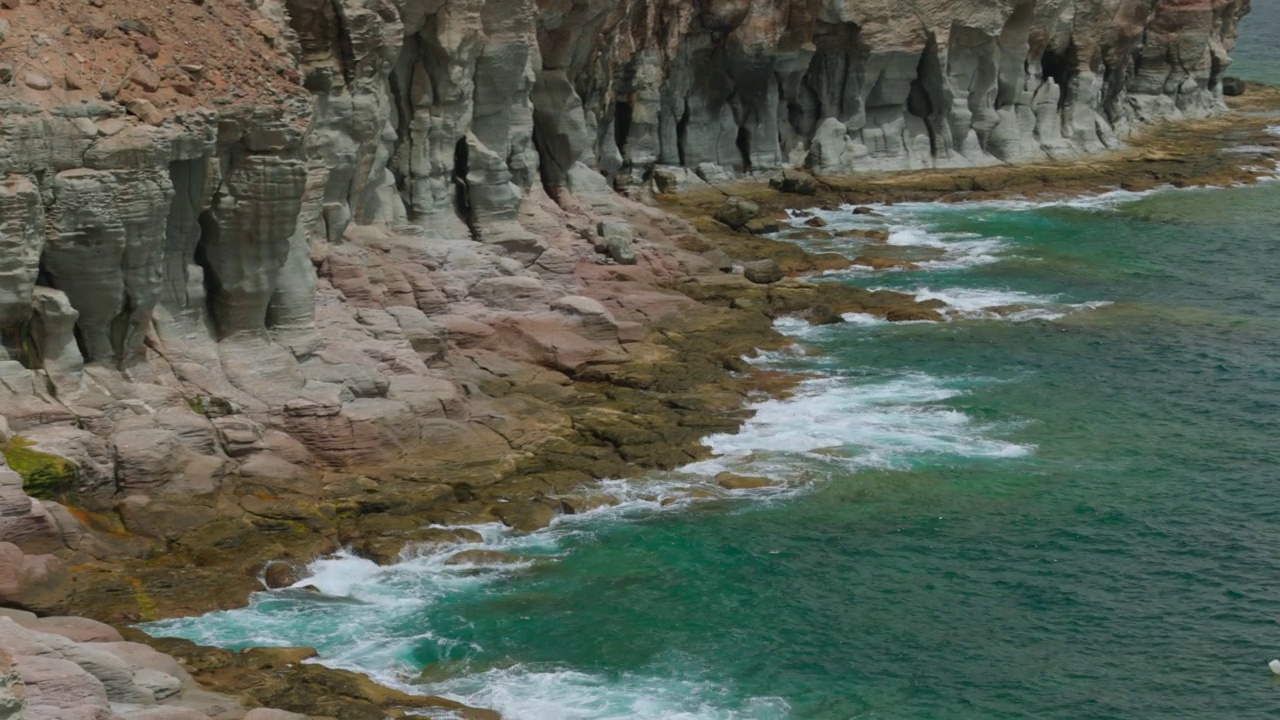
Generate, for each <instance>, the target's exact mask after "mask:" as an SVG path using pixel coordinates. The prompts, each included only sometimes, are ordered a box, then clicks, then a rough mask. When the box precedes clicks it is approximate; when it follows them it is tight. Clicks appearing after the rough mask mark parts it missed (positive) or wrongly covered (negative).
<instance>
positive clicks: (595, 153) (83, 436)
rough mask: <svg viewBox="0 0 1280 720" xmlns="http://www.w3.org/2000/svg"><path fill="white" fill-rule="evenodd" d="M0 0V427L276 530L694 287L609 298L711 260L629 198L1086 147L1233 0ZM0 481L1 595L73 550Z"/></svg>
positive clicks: (496, 413)
mask: <svg viewBox="0 0 1280 720" xmlns="http://www.w3.org/2000/svg"><path fill="white" fill-rule="evenodd" d="M10 4H13V5H17V7H16V9H0V81H3V84H0V344H2V345H3V349H0V415H3V416H4V418H6V420H7V427H0V432H2V434H3V437H0V440H3V439H9V438H15V439H12V440H9V445H7V446H6V447H10V449H11V450H13V453H10V454H11V456H12V457H11V464H14V465H17V464H18V462H16V461H15V460H14V458H15V457H18V458H20V460H21V462H24V463H26V465H25V466H24V467H15V469H17V470H19V471H22V472H23V473H24V475H26V476H27V477H28V489H30V488H31V480H30V478H31V477H36V478H37V479H38V480H39V482H40V483H41V488H40V489H41V494H42V495H43V496H44V497H45V498H47V499H53V498H60V499H64V500H74V502H75V503H76V504H79V505H82V506H85V507H88V508H90V509H93V510H99V511H112V512H115V513H118V514H119V516H120V518H122V521H123V523H124V525H125V528H126V529H127V530H129V531H131V532H133V533H136V534H142V535H148V536H152V537H161V538H166V539H173V538H175V537H178V536H181V535H182V534H183V533H186V532H191V531H193V530H195V529H197V528H199V527H201V526H202V525H203V524H204V523H207V522H210V521H211V520H212V518H214V517H217V516H219V515H220V514H222V513H224V512H226V509H227V507H228V506H230V507H234V508H237V509H238V510H243V511H244V512H248V513H251V514H260V515H266V516H270V517H275V518H283V519H285V520H288V521H298V517H296V516H292V515H289V514H288V512H284V514H283V515H280V514H279V513H280V512H283V511H279V510H278V509H276V510H269V509H264V506H263V503H264V502H267V501H264V500H263V498H264V497H274V496H275V495H276V493H277V492H278V491H280V489H281V488H286V489H296V487H297V485H298V484H299V483H302V482H303V478H305V477H309V475H310V474H311V473H312V472H313V471H314V470H315V469H316V468H325V467H348V468H349V467H353V466H355V467H358V466H361V465H364V466H369V465H374V464H380V463H386V462H389V461H391V460H395V459H397V458H404V457H412V458H419V459H421V458H430V457H453V456H455V455H456V452H455V451H456V449H457V448H459V447H465V448H472V451H470V452H472V454H471V455H467V456H466V459H465V462H463V464H464V465H465V464H467V463H471V462H473V461H474V460H475V457H476V456H477V454H478V456H480V457H483V458H485V459H487V460H491V461H496V459H498V458H501V457H505V456H506V455H509V454H510V453H513V452H514V453H520V452H525V451H528V450H529V449H530V448H532V447H534V446H536V445H537V443H538V442H540V441H541V440H543V439H545V436H546V434H539V433H528V432H521V433H514V432H511V431H510V421H511V418H513V417H522V418H527V417H533V416H537V415H538V413H539V412H540V410H539V408H538V407H537V406H536V404H535V406H532V407H531V406H530V405H529V404H528V402H532V401H521V402H522V403H524V404H513V402H512V401H509V400H503V399H502V398H501V397H499V396H500V395H501V392H499V391H498V390H495V388H501V387H504V386H509V385H512V384H513V383H518V384H523V385H532V386H535V387H537V388H543V390H540V392H545V393H554V392H559V391H558V390H555V388H562V387H563V386H564V385H565V384H567V383H568V382H569V378H570V377H572V376H573V375H575V374H576V373H579V372H581V371H582V370H583V369H584V368H586V367H588V366H590V365H592V364H593V363H600V362H610V361H616V360H617V359H618V358H619V357H623V356H625V355H626V354H627V353H628V352H634V348H635V347H637V346H636V345H635V343H636V341H638V340H641V339H642V338H643V327H642V324H643V323H645V322H648V321H651V320H652V319H654V318H655V317H658V316H660V315H661V314H662V313H670V312H678V311H679V310H680V309H681V308H682V307H685V306H686V305H684V304H682V303H685V302H686V301H687V299H683V300H682V299H673V298H672V297H671V296H661V297H659V296H657V295H655V294H652V293H650V294H648V295H645V294H637V293H635V292H634V289H635V288H634V287H633V286H630V285H628V284H627V283H628V282H631V281H633V280H643V281H645V282H646V283H649V284H650V285H652V284H662V283H664V282H670V281H672V278H674V277H677V276H679V275H681V274H682V273H687V272H693V271H696V270H699V269H701V266H700V265H699V263H700V262H701V263H703V264H704V265H705V264H706V263H705V261H701V260H699V259H698V258H696V257H692V256H689V257H685V256H680V255H678V254H677V255H672V256H667V257H660V256H658V255H657V254H655V253H653V252H651V251H649V249H648V248H649V247H650V246H649V241H650V240H651V239H657V238H660V237H670V236H673V235H679V234H681V233H686V232H689V228H688V227H687V226H684V225H682V224H680V223H678V222H676V221H674V220H672V219H670V218H666V217H664V216H662V215H661V214H660V213H657V212H656V211H653V210H651V209H649V208H646V207H645V206H643V205H641V204H638V203H636V202H633V201H632V200H630V199H628V196H631V197H632V198H636V197H641V196H643V195H644V194H645V193H647V192H649V191H650V190H653V189H657V190H660V191H667V190H670V189H672V188H673V187H679V186H680V185H682V184H690V183H700V182H704V181H717V180H720V179H724V178H728V177H731V176H735V175H742V174H746V173H751V174H757V173H763V174H768V173H771V172H774V171H777V170H780V169H782V168H789V167H804V168H808V169H810V170H811V171H813V172H815V173H820V174H838V173H853V172H859V171H864V170H885V169H898V168H913V167H929V166H940V167H946V166H965V165H980V164H990V163H1000V162H1019V161H1031V160H1043V159H1048V158H1062V157H1070V156H1073V155H1079V154H1084V153H1091V152H1095V151H1098V150H1101V149H1103V148H1107V147H1114V146H1116V145H1117V143H1119V142H1120V140H1121V138H1123V137H1124V136H1125V134H1127V133H1129V132H1131V131H1132V130H1133V129H1134V128H1135V127H1136V126H1137V125H1139V124H1141V123H1146V122H1154V121H1159V120H1162V119H1166V118H1174V117H1181V116H1196V115H1204V114H1207V113H1212V112H1214V111H1215V110H1217V109H1218V108H1219V106H1220V83H1221V78H1222V75H1223V72H1224V70H1225V68H1226V67H1227V65H1228V64H1229V62H1230V60H1229V57H1228V54H1227V53H1228V50H1229V49H1230V47H1231V46H1232V44H1233V42H1234V38H1235V33H1236V28H1237V23H1238V20H1239V18H1240V17H1241V16H1242V15H1243V14H1244V13H1245V12H1247V10H1248V6H1249V0H912V1H909V2H904V1H903V0H701V1H699V2H687V1H684V0H539V1H537V2H535V1H534V0H257V1H255V2H253V3H250V4H248V5H245V4H240V3H238V2H234V1H233V0H206V1H205V2H203V3H160V2H148V1H146V0H139V1H138V2H132V3H122V4H120V5H118V6H117V5H116V4H115V3H112V2H108V3H106V4H105V5H104V4H103V3H96V4H90V5H87V6H85V5H79V4H77V5H76V6H74V7H72V6H71V5H69V4H66V3H64V2H62V0H40V1H39V2H38V3H34V2H30V1H29V0H24V2H23V3H21V4H19V3H6V4H5V6H4V7H6V8H8V7H9V5H10ZM98 6H102V7H98ZM602 252H603V253H604V254H602ZM608 255H611V256H612V257H608ZM617 262H622V263H631V262H637V263H638V264H637V266H636V268H634V269H633V270H632V269H625V268H619V266H617V265H615V264H614V263H617ZM623 270H626V271H625V272H623ZM620 273H621V274H620ZM627 273H632V274H627ZM605 278H610V279H612V280H619V279H621V280H622V281H625V282H617V283H614V284H612V285H610V284H608V283H605V282H603V280H604V279H605ZM586 296H591V297H586ZM628 348H631V350H628ZM512 363H515V365H512ZM513 368H516V369H513ZM548 422H549V424H552V425H554V422H550V421H548ZM547 434H554V430H553V429H549V430H548V431H547ZM66 460H69V461H70V462H66ZM33 473H34V475H33ZM5 477H8V476H7V475H6V476H5ZM10 484H12V483H10ZM0 491H3V493H7V494H0V500H3V502H4V503H5V505H3V506H0V511H2V512H0V519H2V520H3V521H4V522H5V523H7V524H6V525H3V526H0V527H10V526H13V527H17V526H18V525H21V526H22V527H25V528H32V527H35V526H36V525H39V526H40V530H39V532H35V531H30V532H28V535H30V536H31V537H37V536H38V537H39V538H40V540H39V542H36V543H35V544H31V543H28V544H27V548H26V551H27V552H28V553H29V555H28V556H22V555H21V553H19V554H18V555H16V556H13V557H10V558H8V560H7V561H6V562H5V563H4V564H3V567H5V568H8V575H7V576H4V573H0V600H3V599H4V598H5V597H13V596H14V593H16V592H17V591H18V590H17V588H18V586H19V585H21V583H22V582H24V578H28V577H29V576H32V575H33V574H34V575H39V574H40V573H42V572H44V571H45V565H46V559H47V558H52V555H50V553H53V552H55V551H56V550H57V548H58V547H63V548H67V547H75V544H76V543H77V542H79V540H78V539H77V538H78V536H77V535H75V533H74V532H72V531H71V530H69V529H67V528H66V527H65V526H66V525H67V524H75V520H74V519H73V518H71V516H70V515H68V514H67V513H66V512H65V511H63V510H61V509H60V508H59V506H57V505H56V503H53V502H49V503H46V504H41V503H40V502H36V503H35V504H34V505H31V504H30V503H27V504H24V503H23V502H21V501H20V498H18V497H17V496H16V495H15V496H14V497H9V496H10V495H13V494H14V493H15V492H17V491H16V490H13V489H12V488H10V489H9V490H5V489H4V488H3V487H0ZM18 494H19V495H20V494H21V493H18ZM4 498H9V499H8V500H4ZM4 508H8V509H4ZM273 512H275V513H277V514H275V515H272V513H273ZM179 518H180V519H179ZM33 533H34V534H33ZM24 537H25V536H24ZM13 539H17V535H12V536H4V535H0V540H13ZM49 543H52V546H49V547H46V545H48V544H49ZM54 546H57V547H54ZM9 547H11V548H12V547H13V546H12V545H10V546H9ZM3 548H4V546H3V545H0V551H3V552H10V554H12V552H11V551H4V550H3ZM48 562H52V560H49V561H48ZM6 582H7V583H9V585H12V586H13V587H9V585H6V584H5V583H6Z"/></svg>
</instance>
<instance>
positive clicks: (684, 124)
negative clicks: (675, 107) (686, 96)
mask: <svg viewBox="0 0 1280 720" xmlns="http://www.w3.org/2000/svg"><path fill="white" fill-rule="evenodd" d="M688 139H689V102H688V101H687V100H686V101H685V104H684V114H682V115H681V116H680V120H679V121H678V122H677V123H676V155H677V156H678V157H679V158H680V166H681V167H688V165H689V163H688V161H687V159H686V158H685V154H686V153H685V147H687V144H688Z"/></svg>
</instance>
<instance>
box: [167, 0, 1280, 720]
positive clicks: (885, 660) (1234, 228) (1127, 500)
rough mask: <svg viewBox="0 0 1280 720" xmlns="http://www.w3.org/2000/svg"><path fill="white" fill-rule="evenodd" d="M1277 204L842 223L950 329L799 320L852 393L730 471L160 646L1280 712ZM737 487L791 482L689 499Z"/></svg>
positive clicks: (420, 561)
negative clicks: (755, 480)
mask: <svg viewBox="0 0 1280 720" xmlns="http://www.w3.org/2000/svg"><path fill="white" fill-rule="evenodd" d="M1244 27H1245V36H1244V37H1243V38H1242V43H1241V46H1240V47H1239V48H1238V49H1237V53H1236V56H1237V58H1238V61H1239V62H1238V65H1237V67H1236V68H1233V73H1236V72H1237V71H1238V74H1240V75H1243V76H1245V77H1248V78H1251V79H1258V80H1269V81H1272V82H1275V81H1280V71H1277V69H1276V68H1277V67H1280V66H1277V65H1276V64H1275V60H1274V57H1273V55H1274V47H1275V45H1274V42H1271V41H1270V40H1268V34H1270V36H1271V37H1274V35H1275V32H1276V29H1277V28H1280V7H1272V6H1271V5H1269V4H1266V3H1255V10H1254V16H1253V17H1251V18H1249V19H1247V20H1246V23H1245V26H1244ZM1241 155H1242V162H1243V163H1247V164H1258V165H1262V166H1266V165H1269V164H1270V160H1269V158H1267V157H1263V156H1259V155H1257V154H1256V153H1250V152H1247V151H1246V152H1242V153H1241ZM1277 206H1280V183H1275V182H1272V183H1265V184H1261V185H1259V186H1255V187H1248V188H1231V189H1222V190H1180V191H1172V190H1167V191H1158V192H1155V193H1148V194H1142V195H1139V194H1133V193H1111V194H1108V195H1105V196H1102V197H1098V198H1083V199H1077V200H1072V201H1064V202H1058V203H1029V202H990V203H970V204H958V205H929V204H920V205H898V206H894V207H889V208H880V210H881V212H882V213H883V216H882V217H866V216H856V217H855V216H853V215H850V214H849V213H848V212H839V213H831V214H829V215H828V219H829V220H830V221H831V227H830V229H840V228H842V227H847V228H876V229H885V230H889V231H890V233H891V235H890V239H889V242H888V243H887V244H886V245H884V246H877V245H874V244H861V243H858V242H854V241H825V242H817V241H804V242H807V243H812V246H813V247H814V249H818V250H824V251H826V250H836V251H839V252H844V253H847V254H849V255H850V256H853V255H858V254H876V255H886V256H892V257H897V258H901V259H908V260H912V261H914V262H917V263H918V264H919V265H920V268H921V269H920V270H917V271H876V272H873V271H859V270H854V271H850V272H843V273H835V274H830V275H827V276H824V277H823V278H821V280H822V281H825V282H850V283H856V284H859V285H863V286H867V287H888V288H893V289H897V290H903V291H909V292H913V293H916V294H918V295H919V296H921V297H935V298H939V299H942V300H944V301H946V302H948V303H949V305H950V306H951V309H949V310H948V316H949V317H948V322H946V323H904V324H892V325H891V324H888V323H883V322H880V321H876V320H875V319H874V318H868V317H861V316H850V317H848V318H846V319H847V320H848V321H849V322H847V323H845V324H843V325H837V326H827V327H819V328H814V327H809V326H808V325H806V324H804V323H802V322H799V321H788V320H783V321H781V322H780V323H779V325H780V327H781V328H782V329H783V330H784V331H785V332H788V333H790V334H792V335H794V336H795V337H796V338H797V339H798V340H799V341H800V342H801V343H803V344H804V345H805V346H807V347H810V348H815V349H817V350H820V351H821V352H820V353H819V354H809V353H805V352H777V353H770V354H768V355H766V356H763V357H760V358H756V359H754V360H752V362H755V363H760V364H764V365H767V366H770V367H776V368H781V369H793V370H802V371H807V372H812V373H816V374H817V375H819V376H820V377H819V378H817V379H814V380H810V381H807V382H805V383H804V384H803V385H802V386H801V387H800V388H799V391H798V393H797V394H796V395H795V397H793V398H790V399H786V400H766V401H762V402H761V403H760V404H759V405H758V408H757V410H758V412H757V414H756V416H755V418H754V419H753V420H752V421H751V422H749V423H748V425H747V426H746V427H745V428H744V429H743V431H742V432H741V433H738V434H735V435H725V436H714V437H711V438H708V440H707V442H708V444H709V445H710V446H711V447H712V448H713V449H715V450H716V452H717V453H719V455H720V457H719V458H717V459H715V460H712V461H708V462H705V463H699V464H698V465H695V466H691V467H689V468H685V470H684V472H683V473H676V474H672V475H669V476H662V477H654V478H652V479H650V480H649V481H648V482H647V483H638V484H637V483H611V484H608V485H607V486H606V488H605V490H607V491H608V492H610V493H613V494H614V495H615V496H616V497H617V498H618V499H619V500H620V501H621V504H620V505H618V506H617V507H614V508H606V509H602V510H599V511H595V512H592V513H589V514H586V515H581V516H573V517H566V518H562V519H561V520H560V521H558V522H557V523H556V524H555V525H553V526H552V527H551V528H549V529H548V530H546V531H544V532H540V533H536V534H534V535H529V536H524V537H519V536H515V535H512V534H510V533H508V532H506V531H505V530H503V529H502V528H500V527H497V526H488V527H484V528H482V530H483V534H484V538H485V540H484V543H483V546H484V547H487V548H493V549H502V550H508V551H512V552H516V553H519V554H520V555H521V556H524V557H526V558H527V559H526V561H525V562H523V563H522V564H519V565H515V566H510V567H505V568H492V567H489V568H476V567H466V566H450V565H447V564H445V562H444V560H445V557H446V555H447V553H439V554H428V555H424V556H422V557H417V558H413V559H410V560H407V561H405V562H403V563H401V564H399V565H396V566H393V567H389V568H379V567H377V566H375V565H374V564H372V563H370V562H368V561H365V560H361V559H359V558H355V557H350V556H345V555H344V556H339V557H336V558H329V559H324V560H319V561H317V562H316V563H314V564H313V565H312V567H311V577H309V578H307V579H305V580H303V581H302V582H301V583H300V585H305V584H314V585H316V586H317V587H319V588H320V589H321V590H323V591H324V592H325V593H326V595H315V594H313V593H308V592H304V591H299V590H289V591H283V592H275V593H260V594H258V595H257V596H255V597H254V599H253V601H252V604H251V605H250V606H249V607H248V608H245V609H242V610H236V611H229V612H221V613H212V614H209V615H205V616H201V617H197V618H187V619H177V620H167V621H163V622H159V623H152V624H150V625H148V626H146V628H145V629H147V630H148V631H150V632H152V633H154V634H162V635H176V636H182V637H187V638H191V639H193V640H196V641H199V642H203V643H208V644H217V645H224V646H227V647H233V648H238V647H245V646H250V645H310V646H314V647H316V648H317V649H318V650H319V652H320V659H321V661H322V662H325V663H326V664H329V665H332V666H336V667H345V668H350V669H356V670H361V671H364V672H368V673H370V674H371V675H373V676H374V677H375V678H377V679H379V680H380V681H382V682H384V683H387V684H391V685H396V686H399V687H402V688H405V689H410V690H413V691H416V692H425V693H432V694H439V695H445V696H448V697H452V698H456V699H459V700H462V701H463V702H466V703H468V704H471V705H476V706H483V707H491V708H495V709H498V710H501V711H502V712H503V713H504V716H505V717H508V718H513V719H517V720H520V719H524V720H602V719H606V718H608V719H618V720H621V719H623V718H627V719H630V718H641V719H655V720H656V719H663V720H667V719H671V720H729V719H756V720H773V719H782V718H788V719H795V720H801V719H812V720H844V719H848V718H858V719H860V720H989V719H992V718H997V719H998V718H1028V717H1032V718H1061V719H1062V720H1104V719H1105V720H1111V719H1115V720H1174V719H1178V718H1187V719H1188V720H1189V719H1192V718H1194V719H1196V720H1201V719H1203V718H1251V717H1270V716H1275V715H1277V713H1280V681H1277V680H1276V679H1275V678H1273V677H1272V676H1271V674H1270V673H1269V671H1268V670H1267V667H1266V662H1267V660H1269V659H1271V658H1272V657H1280V626H1278V625H1277V621H1276V620H1277V617H1280V582H1277V579H1278V578H1280V552H1277V551H1278V550H1280V283H1277V282H1276V279H1277V277H1278V276H1280V214H1277V213H1276V212H1275V208H1276V207H1277ZM723 470H733V471H736V472H741V473H750V474H765V475H768V476H770V477H772V478H774V479H775V480H777V481H779V482H780V483H781V485H780V486H779V487H776V488H766V489H762V490H752V491H732V492H719V494H718V497H716V498H712V499H693V498H692V497H690V495H691V494H693V493H691V492H690V488H691V487H696V486H697V485H698V484H699V483H703V484H709V483H710V482H711V478H712V477H714V475H715V473H717V472H720V471H723ZM663 498H668V499H671V500H675V502H673V503H669V504H665V505H664V504H662V502H661V500H662V499H663ZM424 667H426V668H427V674H426V675H425V676H424V677H423V678H422V679H423V680H425V681H426V683H425V684H421V685H415V684H411V683H410V681H411V680H413V679H415V678H416V677H417V675H418V674H419V672H420V671H421V670H422V668H424Z"/></svg>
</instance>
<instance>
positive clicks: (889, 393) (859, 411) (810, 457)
mask: <svg viewBox="0 0 1280 720" xmlns="http://www.w3.org/2000/svg"><path fill="white" fill-rule="evenodd" d="M960 385H962V383H957V382H944V381H942V380H939V379H937V378H933V377H930V376H928V375H920V374H909V375H904V376H900V377H895V378H890V379H885V380H879V381H855V380H852V379H850V378H820V379H813V380H807V381H805V382H804V383H802V384H801V386H800V388H799V390H798V392H796V394H795V395H793V396H792V397H790V398H787V399H781V400H768V401H765V402H763V403H760V404H759V405H757V406H755V411H756V413H755V416H754V417H752V418H751V419H750V420H749V421H747V423H746V425H745V426H744V427H743V428H742V430H741V431H740V432H738V433H733V434H728V433H726V434H719V435H712V436H710V437H709V438H707V439H706V440H705V442H706V444H707V445H708V446H709V447H711V449H712V450H713V451H714V452H715V453H716V455H717V457H716V458H714V459H711V460H705V461H702V462H698V463H694V464H692V465H688V466H686V467H685V468H683V469H684V470H685V471H686V472H695V473H701V474H704V475H709V476H714V475H715V474H717V473H720V472H725V471H737V472H742V471H750V472H753V473H755V474H766V475H770V476H777V475H779V474H787V473H794V472H795V468H797V467H813V461H814V460H815V459H816V460H818V461H819V464H822V463H836V464H838V465H839V466H840V467H841V468H842V469H844V470H848V469H850V468H853V469H856V468H858V467H880V468H886V467H897V466H901V465H903V464H904V463H909V462H910V461H911V460H912V459H914V458H921V457H926V456H937V455H953V456H959V457H971V458H983V457H985V458H1000V457H1018V456H1022V455H1026V454H1027V453H1029V452H1030V451H1031V449H1030V448H1029V447H1027V446H1024V445H1018V444H1015V443H1010V442H1005V441H1001V440H996V439H992V438H991V437H989V433H990V428H988V427H984V426H982V425H980V424H977V423H974V422H973V421H972V420H971V419H970V418H969V416H968V415H966V414H964V413H963V412H961V411H959V410H955V409H952V408H949V407H946V406H943V405H939V404H938V403H941V402H942V401H944V400H947V399H949V398H953V397H956V396H958V395H961V394H963V392H964V390H963V388H962V387H960Z"/></svg>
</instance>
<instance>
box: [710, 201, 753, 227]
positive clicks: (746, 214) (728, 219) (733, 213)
mask: <svg viewBox="0 0 1280 720" xmlns="http://www.w3.org/2000/svg"><path fill="white" fill-rule="evenodd" d="M759 214H760V206H759V205H757V204H755V203H753V202H751V201H750V200H748V199H746V198H740V197H730V198H729V199H727V200H725V201H724V204H723V205H721V206H720V209H719V210H716V213H715V216H714V217H715V219H716V220H719V221H720V222H722V223H724V224H725V225H728V226H729V227H731V228H733V229H734V230H737V229H738V228H740V227H742V226H743V225H746V224H747V223H748V222H750V221H751V220H753V219H755V217H756V216H757V215H759Z"/></svg>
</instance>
